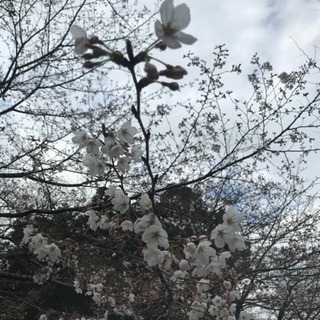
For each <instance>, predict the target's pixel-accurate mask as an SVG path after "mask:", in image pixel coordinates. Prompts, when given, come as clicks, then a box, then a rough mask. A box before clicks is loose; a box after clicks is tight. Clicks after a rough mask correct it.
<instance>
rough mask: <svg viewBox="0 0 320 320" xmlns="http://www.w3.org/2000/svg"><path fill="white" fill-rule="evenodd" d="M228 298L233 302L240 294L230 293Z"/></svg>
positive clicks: (236, 292)
mask: <svg viewBox="0 0 320 320" xmlns="http://www.w3.org/2000/svg"><path fill="white" fill-rule="evenodd" d="M229 297H230V300H231V301H232V302H233V301H235V300H237V299H240V294H239V292H238V291H231V292H230V295H229Z"/></svg>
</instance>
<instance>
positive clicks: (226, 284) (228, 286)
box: [223, 280, 232, 290]
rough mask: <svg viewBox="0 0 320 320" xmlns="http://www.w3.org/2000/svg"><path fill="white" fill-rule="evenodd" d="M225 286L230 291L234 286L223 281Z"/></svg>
mask: <svg viewBox="0 0 320 320" xmlns="http://www.w3.org/2000/svg"><path fill="white" fill-rule="evenodd" d="M223 286H224V287H225V288H226V289H227V290H229V289H230V288H231V286H232V284H231V282H230V281H226V280H225V281H223Z"/></svg>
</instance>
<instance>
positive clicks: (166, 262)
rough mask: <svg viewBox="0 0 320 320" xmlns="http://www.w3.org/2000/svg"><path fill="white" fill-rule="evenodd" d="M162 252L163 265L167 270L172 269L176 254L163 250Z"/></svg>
mask: <svg viewBox="0 0 320 320" xmlns="http://www.w3.org/2000/svg"><path fill="white" fill-rule="evenodd" d="M161 254H162V265H161V267H162V268H163V269H165V270H170V269H171V264H172V262H173V261H174V255H173V254H172V253H171V252H169V251H167V250H163V251H161Z"/></svg>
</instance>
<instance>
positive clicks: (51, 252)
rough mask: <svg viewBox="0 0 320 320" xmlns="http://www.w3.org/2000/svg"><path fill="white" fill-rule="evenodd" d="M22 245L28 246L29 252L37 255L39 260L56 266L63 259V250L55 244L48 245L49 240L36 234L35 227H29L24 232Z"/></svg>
mask: <svg viewBox="0 0 320 320" xmlns="http://www.w3.org/2000/svg"><path fill="white" fill-rule="evenodd" d="M21 244H28V246H29V250H30V251H31V252H33V253H34V254H35V255H37V258H38V259H39V260H45V259H46V260H47V261H48V263H49V264H54V263H55V262H57V261H58V260H59V258H60V257H61V250H60V249H59V247H58V246H57V245H56V244H55V243H50V244H49V243H48V239H47V238H46V237H44V236H43V235H42V234H41V233H36V230H35V229H34V227H33V225H27V226H26V227H25V229H24V231H23V239H22V242H21Z"/></svg>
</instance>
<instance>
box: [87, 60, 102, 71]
mask: <svg viewBox="0 0 320 320" xmlns="http://www.w3.org/2000/svg"><path fill="white" fill-rule="evenodd" d="M100 64H101V62H91V61H86V62H85V63H84V64H83V65H82V66H83V67H84V68H87V69H92V68H94V67H97V66H99V65H100Z"/></svg>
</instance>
